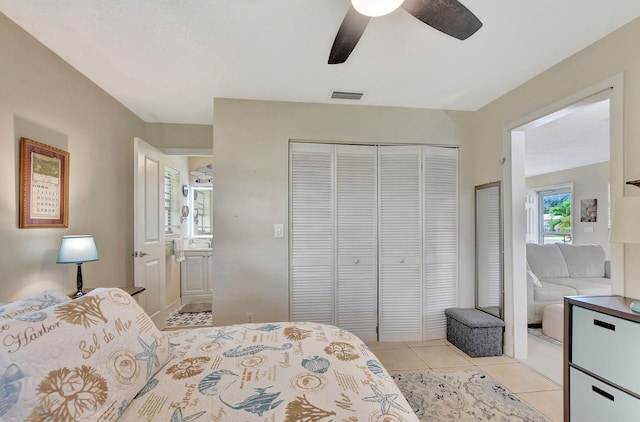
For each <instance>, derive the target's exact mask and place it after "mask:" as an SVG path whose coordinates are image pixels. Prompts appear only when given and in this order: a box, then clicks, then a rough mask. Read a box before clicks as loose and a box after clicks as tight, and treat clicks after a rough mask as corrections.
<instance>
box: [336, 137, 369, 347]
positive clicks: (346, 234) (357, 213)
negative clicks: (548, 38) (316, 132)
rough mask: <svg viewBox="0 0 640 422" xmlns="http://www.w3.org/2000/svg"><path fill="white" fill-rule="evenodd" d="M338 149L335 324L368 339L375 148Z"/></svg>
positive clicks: (339, 147)
mask: <svg viewBox="0 0 640 422" xmlns="http://www.w3.org/2000/svg"><path fill="white" fill-rule="evenodd" d="M335 152H336V210H335V215H336V243H335V246H336V258H337V259H336V262H337V265H336V273H335V280H336V283H335V295H336V299H335V312H336V314H335V324H336V325H337V326H339V327H341V328H344V329H346V330H348V331H351V332H352V333H354V334H356V335H357V336H359V337H360V338H361V339H362V340H364V341H376V340H377V334H376V329H377V326H378V303H377V301H378V268H377V265H378V260H377V256H378V244H377V215H376V214H377V192H376V186H377V184H376V174H377V171H376V169H377V148H376V147H375V146H368V145H336V146H335Z"/></svg>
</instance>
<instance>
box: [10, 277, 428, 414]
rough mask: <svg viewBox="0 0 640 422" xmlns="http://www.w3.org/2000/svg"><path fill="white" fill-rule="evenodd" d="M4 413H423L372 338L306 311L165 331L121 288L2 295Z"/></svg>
mask: <svg viewBox="0 0 640 422" xmlns="http://www.w3.org/2000/svg"><path fill="white" fill-rule="evenodd" d="M0 338H1V340H2V341H1V345H2V346H1V347H2V353H1V354H0V371H1V373H0V420H7V421H9V420H34V421H35V420H43V421H44V420H68V421H75V420H77V421H80V420H83V421H84V420H89V421H111V420H122V421H145V420H146V421H197V420H200V421H254V420H255V421H274V422H276V421H383V420H384V421H417V420H418V419H417V417H416V416H415V414H414V413H413V411H412V410H411V408H410V407H409V405H408V404H407V401H406V400H405V398H404V397H403V395H402V394H401V392H400V391H399V390H398V388H397V387H396V385H395V384H394V382H393V380H392V379H391V377H390V376H389V374H388V373H387V371H386V370H385V368H384V367H383V366H382V365H381V364H380V362H379V360H378V359H377V358H376V356H375V355H374V354H373V353H372V352H371V350H369V348H368V347H367V346H366V345H365V344H364V343H363V342H362V341H361V340H360V339H359V338H358V337H356V336H354V335H353V334H351V333H349V332H347V331H344V330H341V329H340V328H337V327H334V326H330V325H324V324H317V323H309V322H278V323H268V324H240V325H232V326H226V327H207V328H198V329H185V330H177V331H159V330H158V329H157V328H156V327H155V325H154V324H153V323H152V322H151V320H150V319H149V317H148V316H147V315H146V314H145V312H144V311H143V310H142V308H141V307H140V306H139V305H138V304H137V303H136V301H135V300H134V299H133V298H132V297H131V296H129V295H128V294H127V293H125V292H124V291H122V290H120V289H95V290H93V291H92V292H91V293H89V294H88V295H86V296H84V297H82V298H80V299H77V300H73V301H70V300H69V299H68V298H67V297H66V295H64V294H63V293H61V292H56V291H47V292H42V293H39V294H38V295H34V296H32V297H30V298H26V299H24V300H22V301H18V302H13V303H11V304H8V305H5V306H3V307H0Z"/></svg>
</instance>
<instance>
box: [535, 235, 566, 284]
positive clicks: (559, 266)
mask: <svg viewBox="0 0 640 422" xmlns="http://www.w3.org/2000/svg"><path fill="white" fill-rule="evenodd" d="M527 263H528V264H529V266H530V267H531V270H533V272H534V274H535V275H537V276H538V278H539V279H541V280H542V279H546V278H561V277H569V270H568V269H567V264H566V263H565V261H564V257H563V256H562V252H560V248H558V245H557V244H552V245H538V244H536V243H527Z"/></svg>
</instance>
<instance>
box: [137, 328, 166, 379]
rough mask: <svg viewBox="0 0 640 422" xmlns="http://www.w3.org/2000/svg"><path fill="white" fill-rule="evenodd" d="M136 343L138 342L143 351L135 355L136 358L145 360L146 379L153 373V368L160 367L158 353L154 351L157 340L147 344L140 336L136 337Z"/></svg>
mask: <svg viewBox="0 0 640 422" xmlns="http://www.w3.org/2000/svg"><path fill="white" fill-rule="evenodd" d="M138 343H140V345H141V346H142V348H143V349H144V351H143V352H140V353H138V354H137V355H136V360H143V361H147V379H149V378H150V377H151V375H152V374H153V368H154V367H160V360H159V359H158V353H157V351H156V349H157V348H158V340H154V341H153V343H151V344H147V343H145V342H144V340H143V339H142V338H140V337H138Z"/></svg>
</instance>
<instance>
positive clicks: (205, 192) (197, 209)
mask: <svg viewBox="0 0 640 422" xmlns="http://www.w3.org/2000/svg"><path fill="white" fill-rule="evenodd" d="M191 189H192V195H191V197H192V198H193V204H192V207H191V208H192V209H193V213H192V214H193V220H192V223H193V224H191V237H212V235H213V231H212V229H211V221H212V214H211V204H212V202H211V200H212V193H213V189H212V188H211V187H194V188H191Z"/></svg>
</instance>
